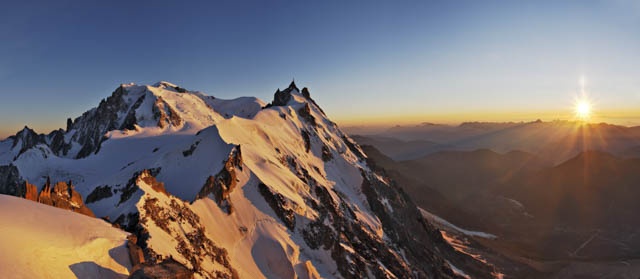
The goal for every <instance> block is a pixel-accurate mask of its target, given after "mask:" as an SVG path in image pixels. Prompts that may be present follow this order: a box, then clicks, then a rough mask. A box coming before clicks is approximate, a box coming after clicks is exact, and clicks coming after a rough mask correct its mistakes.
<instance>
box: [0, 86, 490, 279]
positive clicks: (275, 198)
mask: <svg viewBox="0 0 640 279" xmlns="http://www.w3.org/2000/svg"><path fill="white" fill-rule="evenodd" d="M47 180H51V181H54V182H57V181H70V182H72V183H73V185H75V190H76V191H78V192H79V193H80V194H81V195H82V196H83V197H84V198H85V203H86V205H87V206H88V207H89V208H90V209H91V210H92V211H93V212H94V213H95V215H96V216H98V217H103V218H105V219H107V220H110V221H111V222H112V223H113V224H114V225H115V226H118V227H121V228H122V229H124V230H126V231H128V232H130V233H132V234H134V235H135V236H136V237H135V242H136V243H135V244H137V245H138V246H139V247H140V248H142V251H143V254H144V259H142V260H140V259H139V260H138V261H143V262H144V263H138V262H136V260H134V261H133V263H134V264H133V265H134V267H132V268H131V269H129V270H127V271H128V272H129V273H134V277H135V276H140V275H141V274H143V273H144V274H158V272H163V270H164V271H166V270H173V271H175V272H173V273H176V272H177V270H181V272H183V273H181V274H190V273H193V274H194V276H196V277H201V278H263V277H267V278H340V277H342V278H366V277H369V278H455V277H460V276H461V275H460V274H462V273H460V271H464V274H465V275H466V274H468V275H470V276H473V277H474V278H483V277H491V273H492V272H493V270H492V268H491V267H489V266H487V265H485V264H483V263H480V262H478V261H476V260H474V259H472V258H471V257H469V256H467V255H464V254H461V253H459V252H456V251H455V250H454V249H453V248H451V247H450V246H449V245H448V244H447V243H446V241H444V240H443V239H442V236H441V235H440V232H439V231H438V230H437V229H435V228H434V227H433V226H432V225H431V224H429V223H428V222H427V221H425V220H424V219H423V218H422V217H421V214H420V212H419V210H418V209H417V208H416V206H415V204H414V203H413V202H412V201H411V200H410V199H409V197H408V196H407V195H406V194H405V193H404V192H403V191H402V190H401V189H400V188H399V187H398V186H397V185H395V183H394V182H393V181H391V180H390V179H389V178H387V177H386V176H385V175H384V171H383V170H379V169H375V168H374V167H373V166H372V165H370V164H369V163H368V161H367V156H366V155H365V154H364V153H363V151H362V150H361V149H360V147H359V146H358V145H357V144H355V143H354V142H353V141H352V140H351V139H350V138H349V137H348V136H347V135H345V134H344V133H343V132H342V131H341V130H340V129H339V128H338V126H337V125H336V124H335V123H333V122H331V121H330V120H329V119H328V118H327V116H326V115H325V114H324V112H323V111H322V110H321V108H320V107H319V106H318V105H317V104H316V102H315V101H314V100H313V99H312V98H311V96H310V94H309V90H308V89H307V88H303V89H302V90H299V89H298V88H297V86H296V85H295V84H294V83H293V82H292V83H291V85H290V86H289V87H288V88H286V89H284V90H282V91H281V90H278V91H277V92H276V93H275V96H274V100H273V101H272V102H271V103H269V104H266V103H264V102H263V101H261V100H259V99H256V98H247V97H244V98H238V99H233V100H221V99H218V98H215V97H212V96H207V95H205V94H203V93H201V92H195V91H189V90H186V89H184V88H182V87H179V86H176V85H174V84H171V83H168V82H158V83H156V84H154V85H135V84H123V85H121V86H120V87H118V88H117V89H116V90H115V91H114V92H113V94H112V95H111V96H109V97H108V98H106V99H104V100H103V101H101V102H100V104H99V105H98V107H96V108H93V109H91V110H89V111H87V112H85V113H84V114H83V115H82V116H80V117H78V118H76V119H74V120H71V119H69V120H68V121H67V127H66V129H65V130H62V129H60V130H56V131H53V132H51V133H49V134H47V135H44V134H38V133H36V132H35V131H33V130H31V129H29V128H27V127H25V129H23V130H22V131H20V132H18V133H17V134H16V135H15V136H12V137H9V138H8V139H6V140H4V141H2V142H0V193H4V194H11V195H18V196H20V194H21V193H25V192H26V191H25V190H24V189H23V188H24V187H26V185H27V183H26V182H27V181H28V182H29V183H31V184H33V185H37V186H39V187H42V185H44V184H45V183H46V181H47ZM60 222H65V220H60ZM132 241H133V240H132ZM132 244H133V243H132ZM176 266H177V267H176ZM103 267H104V268H109V267H105V266H103ZM454 270H455V272H454ZM118 272H121V271H118ZM136 274H137V275H136Z"/></svg>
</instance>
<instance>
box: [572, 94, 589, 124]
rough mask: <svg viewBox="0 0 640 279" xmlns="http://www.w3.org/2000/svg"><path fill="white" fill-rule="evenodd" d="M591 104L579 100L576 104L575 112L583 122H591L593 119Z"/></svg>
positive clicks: (587, 101) (584, 100)
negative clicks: (590, 119)
mask: <svg viewBox="0 0 640 279" xmlns="http://www.w3.org/2000/svg"><path fill="white" fill-rule="evenodd" d="M591 107H592V105H591V102H589V100H586V99H582V100H578V101H577V102H576V104H575V108H574V111H575V113H576V117H577V118H578V119H580V120H582V121H586V120H589V118H591Z"/></svg>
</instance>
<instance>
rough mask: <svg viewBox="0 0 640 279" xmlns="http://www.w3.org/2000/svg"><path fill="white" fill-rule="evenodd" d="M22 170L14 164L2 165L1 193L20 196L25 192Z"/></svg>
mask: <svg viewBox="0 0 640 279" xmlns="http://www.w3.org/2000/svg"><path fill="white" fill-rule="evenodd" d="M21 185H22V180H21V179H20V172H19V171H18V168H17V167H16V166H14V165H8V166H0V194H3V195H11V196H20V193H23V192H24V191H23V190H22V187H21Z"/></svg>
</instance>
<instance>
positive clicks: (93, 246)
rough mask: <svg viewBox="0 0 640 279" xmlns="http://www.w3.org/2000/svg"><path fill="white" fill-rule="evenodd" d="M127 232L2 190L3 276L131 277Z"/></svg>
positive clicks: (0, 256)
mask: <svg viewBox="0 0 640 279" xmlns="http://www.w3.org/2000/svg"><path fill="white" fill-rule="evenodd" d="M126 235H127V233H125V232H123V231H121V230H118V229H116V228H113V227H111V225H109V224H108V223H106V222H104V221H102V220H100V219H96V218H91V217H87V216H84V215H81V214H78V213H74V212H71V211H66V210H62V209H58V208H55V207H51V206H47V205H43V204H39V203H36V202H32V201H28V200H24V199H21V198H16V197H12V196H5V195H0V270H1V271H2V277H3V278H126V277H127V276H126V275H127V274H129V271H128V270H129V269H130V268H131V265H130V260H129V255H128V252H127V248H126V246H125V239H126Z"/></svg>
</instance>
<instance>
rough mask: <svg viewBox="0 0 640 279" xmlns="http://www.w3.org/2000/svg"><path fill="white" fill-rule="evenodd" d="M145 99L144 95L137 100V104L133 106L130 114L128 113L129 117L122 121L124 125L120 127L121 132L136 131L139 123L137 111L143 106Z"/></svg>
mask: <svg viewBox="0 0 640 279" xmlns="http://www.w3.org/2000/svg"><path fill="white" fill-rule="evenodd" d="M144 98H145V96H144V95H142V96H140V98H138V100H136V102H135V103H134V104H133V106H132V107H131V109H130V110H129V113H127V116H126V117H125V118H124V121H122V124H121V125H120V129H121V130H124V129H126V130H135V124H136V123H137V120H136V119H137V118H136V110H137V109H138V108H139V107H140V105H142V102H144Z"/></svg>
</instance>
